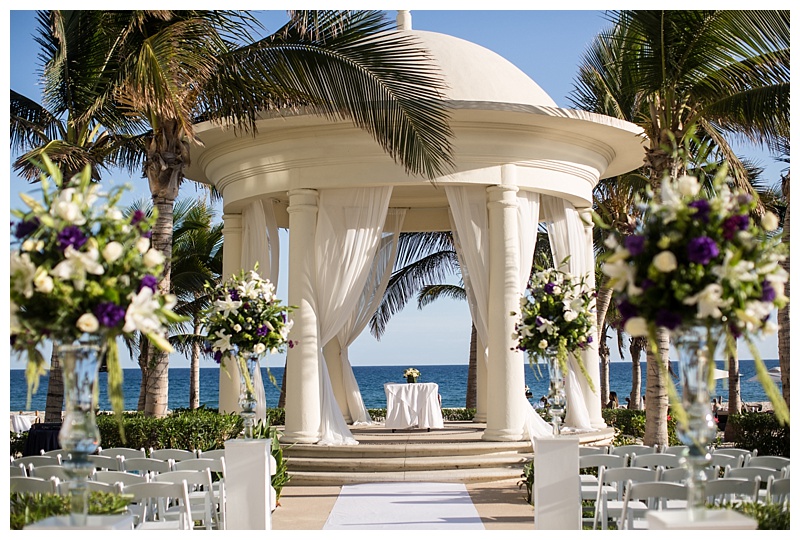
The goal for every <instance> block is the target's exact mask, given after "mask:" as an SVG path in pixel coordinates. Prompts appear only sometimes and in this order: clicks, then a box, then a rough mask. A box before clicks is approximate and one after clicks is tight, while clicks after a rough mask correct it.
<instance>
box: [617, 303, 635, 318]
mask: <svg viewBox="0 0 800 540" xmlns="http://www.w3.org/2000/svg"><path fill="white" fill-rule="evenodd" d="M617 311H619V314H620V315H621V316H622V319H623V320H625V321H627V320H628V319H630V318H631V317H636V316H637V315H638V314H639V311H638V310H637V309H636V306H634V305H633V304H631V303H630V302H628V301H627V300H622V301H621V302H619V303H618V304H617Z"/></svg>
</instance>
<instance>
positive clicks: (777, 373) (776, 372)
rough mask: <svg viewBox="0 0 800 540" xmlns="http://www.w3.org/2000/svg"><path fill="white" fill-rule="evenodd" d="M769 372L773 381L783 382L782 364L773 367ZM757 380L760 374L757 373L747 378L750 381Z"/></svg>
mask: <svg viewBox="0 0 800 540" xmlns="http://www.w3.org/2000/svg"><path fill="white" fill-rule="evenodd" d="M767 373H768V374H769V378H770V379H772V382H776V383H779V382H781V367H780V366H776V367H774V368H771V369H770V370H769V371H768V372H767ZM757 380H758V376H757V375H753V376H752V377H750V378H749V379H747V381H748V382H752V381H757Z"/></svg>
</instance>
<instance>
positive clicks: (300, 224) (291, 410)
mask: <svg viewBox="0 0 800 540" xmlns="http://www.w3.org/2000/svg"><path fill="white" fill-rule="evenodd" d="M317 204H318V196H317V191H316V190H313V189H295V190H292V191H290V192H289V208H288V209H287V211H288V212H289V281H288V286H289V290H288V294H289V298H288V304H289V305H290V306H295V309H294V311H292V314H291V317H292V319H293V320H294V326H293V327H292V330H291V332H290V333H289V339H290V340H292V341H293V342H295V344H294V346H293V347H291V348H289V349H288V352H287V354H286V429H285V431H284V436H283V439H282V441H283V442H289V443H315V442H317V441H318V440H319V426H320V421H321V418H320V381H319V364H318V363H317V362H318V361H319V356H318V353H319V347H320V345H319V329H318V323H317V313H316V304H315V301H314V298H315V295H316V260H315V256H314V241H315V237H316V228H317V208H318V206H317Z"/></svg>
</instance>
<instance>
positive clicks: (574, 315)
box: [564, 310, 578, 322]
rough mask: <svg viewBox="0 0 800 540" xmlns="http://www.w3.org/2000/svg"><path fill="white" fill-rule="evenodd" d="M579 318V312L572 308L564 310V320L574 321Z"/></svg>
mask: <svg viewBox="0 0 800 540" xmlns="http://www.w3.org/2000/svg"><path fill="white" fill-rule="evenodd" d="M577 318H578V314H577V313H576V312H574V311H572V310H570V311H565V312H564V320H565V321H567V322H572V321H574V320H575V319H577Z"/></svg>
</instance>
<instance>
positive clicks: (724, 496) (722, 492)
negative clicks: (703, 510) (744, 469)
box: [705, 477, 761, 504]
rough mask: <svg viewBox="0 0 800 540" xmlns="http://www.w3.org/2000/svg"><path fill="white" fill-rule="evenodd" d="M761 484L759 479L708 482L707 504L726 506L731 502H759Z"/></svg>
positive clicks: (727, 479)
mask: <svg viewBox="0 0 800 540" xmlns="http://www.w3.org/2000/svg"><path fill="white" fill-rule="evenodd" d="M760 483H761V481H760V479H759V478H758V477H756V478H754V479H753V480H748V479H745V478H717V479H716V480H709V481H708V482H706V486H705V490H706V502H707V503H709V504H725V503H729V502H738V501H751V502H755V501H757V500H758V488H759V484H760Z"/></svg>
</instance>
